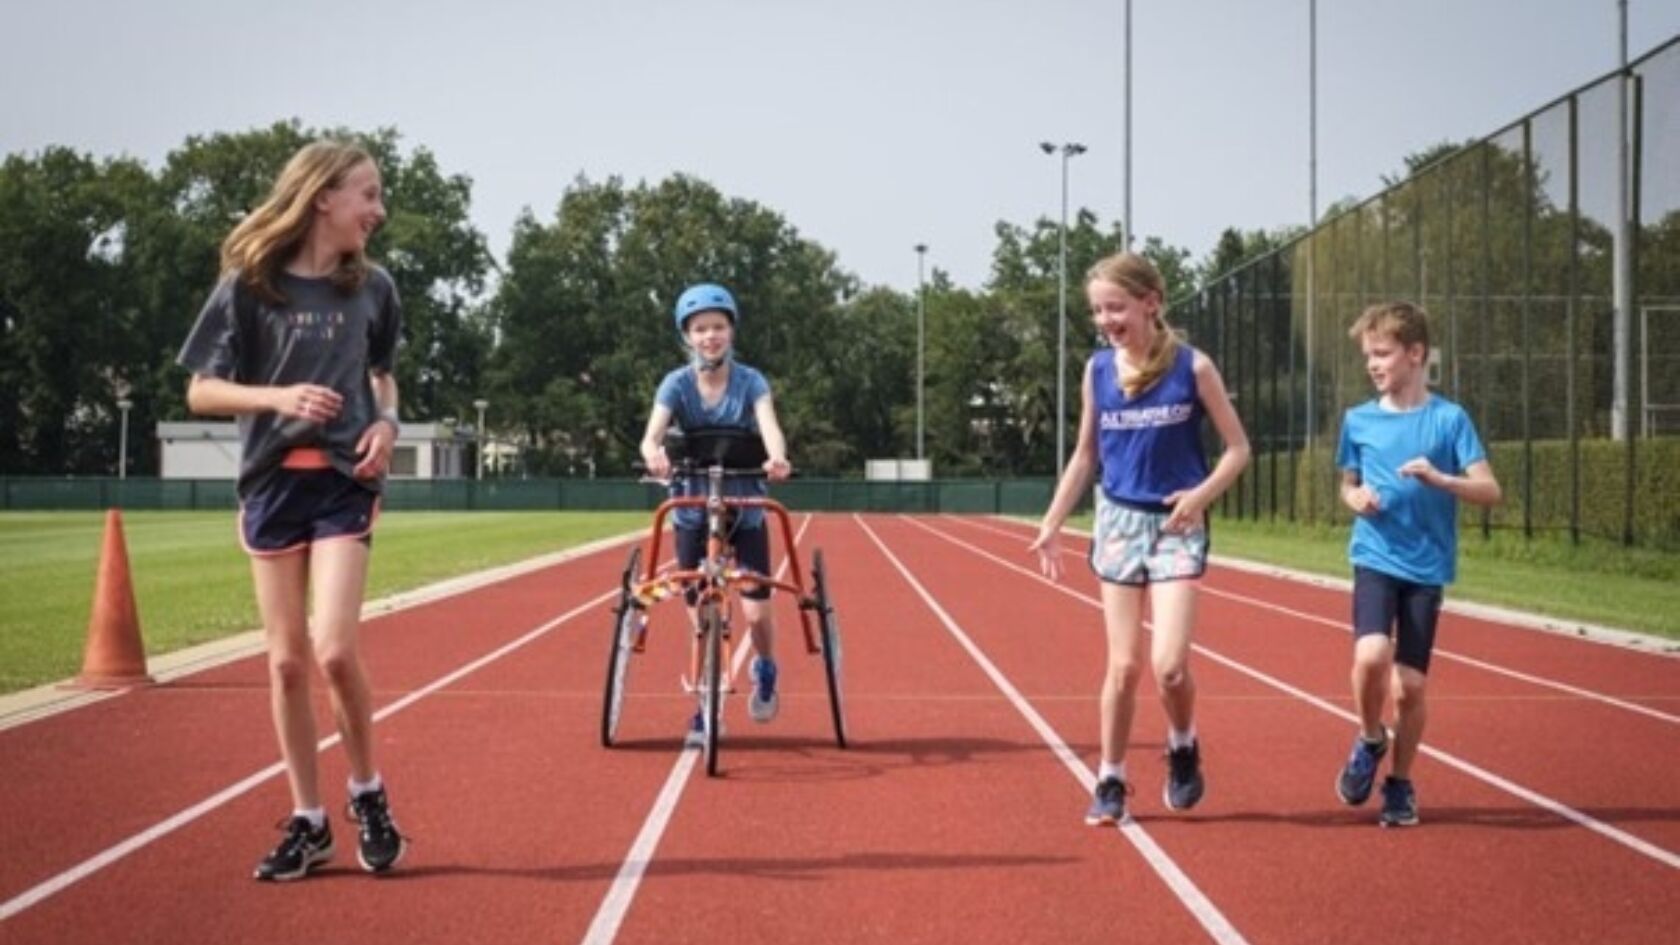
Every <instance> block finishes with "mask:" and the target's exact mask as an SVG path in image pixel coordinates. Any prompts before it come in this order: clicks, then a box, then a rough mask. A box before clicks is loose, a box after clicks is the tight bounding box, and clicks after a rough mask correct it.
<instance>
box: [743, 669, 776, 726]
mask: <svg viewBox="0 0 1680 945" xmlns="http://www.w3.org/2000/svg"><path fill="white" fill-rule="evenodd" d="M749 674H750V675H751V676H752V684H753V687H752V697H751V698H749V699H748V700H747V714H748V715H750V716H752V720H753V721H754V722H759V723H763V722H768V721H770V720H771V719H773V718H775V717H776V710H777V709H779V708H780V707H781V703H780V700H778V699H777V698H776V661H775V660H767V659H765V658H763V657H761V656H760V657H754V658H753V661H752V669H751V670H749Z"/></svg>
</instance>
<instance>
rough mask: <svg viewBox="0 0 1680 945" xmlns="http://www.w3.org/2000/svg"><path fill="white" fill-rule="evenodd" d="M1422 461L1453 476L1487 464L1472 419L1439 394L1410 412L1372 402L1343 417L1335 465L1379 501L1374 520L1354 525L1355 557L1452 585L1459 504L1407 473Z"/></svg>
mask: <svg viewBox="0 0 1680 945" xmlns="http://www.w3.org/2000/svg"><path fill="white" fill-rule="evenodd" d="M1419 456H1422V457H1426V458H1427V459H1428V460H1429V462H1430V463H1431V464H1432V465H1433V466H1434V467H1435V468H1436V469H1438V470H1440V471H1441V472H1443V473H1446V474H1447V475H1449V476H1460V475H1463V474H1464V470H1466V469H1468V468H1469V467H1470V466H1471V464H1473V463H1477V462H1480V461H1482V460H1485V459H1487V453H1486V452H1485V451H1484V450H1483V449H1482V441H1481V439H1480V438H1478V437H1477V436H1476V426H1475V424H1474V423H1472V422H1471V421H1470V415H1469V414H1468V413H1466V412H1465V411H1464V408H1463V407H1460V406H1459V405H1458V404H1455V403H1453V402H1452V401H1450V400H1448V399H1446V398H1445V397H1442V396H1440V395H1438V394H1431V395H1430V397H1429V399H1428V400H1427V401H1425V402H1424V403H1423V404H1422V405H1421V406H1418V407H1415V408H1413V409H1411V410H1389V409H1386V408H1384V407H1383V406H1382V405H1381V404H1380V403H1379V402H1378V401H1376V400H1372V401H1369V402H1367V403H1363V404H1360V405H1359V406H1357V407H1353V408H1351V409H1349V410H1348V412H1347V413H1346V414H1345V415H1344V416H1343V417H1342V437H1341V443H1340V444H1339V445H1338V446H1337V447H1336V466H1337V467H1338V468H1340V469H1343V470H1352V471H1354V472H1356V473H1358V474H1359V480H1360V482H1362V483H1363V484H1364V485H1365V486H1366V487H1367V488H1369V489H1370V490H1371V491H1372V492H1374V493H1376V496H1377V503H1378V508H1377V511H1376V513H1375V514H1373V515H1360V516H1358V517H1356V518H1355V519H1354V522H1353V538H1352V539H1351V540H1350V541H1349V543H1348V558H1349V560H1351V561H1352V562H1353V563H1354V564H1355V565H1357V566H1359V567H1364V568H1370V569H1372V570H1374V571H1381V572H1382V573H1384V574H1387V575H1391V576H1393V577H1397V578H1400V579H1401V580H1405V581H1411V582H1413V583H1417V584H1437V585H1439V584H1451V583H1452V582H1453V579H1454V578H1455V577H1457V572H1458V499H1457V498H1455V497H1454V496H1453V494H1452V493H1450V492H1448V491H1446V490H1445V489H1437V488H1436V487H1434V486H1429V485H1424V483H1423V482H1422V480H1419V479H1417V478H1415V477H1412V476H1402V475H1400V467H1401V466H1403V465H1405V463H1406V462H1407V461H1409V460H1412V459H1416V458H1417V457H1419Z"/></svg>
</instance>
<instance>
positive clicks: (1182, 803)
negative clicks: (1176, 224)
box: [1161, 741, 1205, 810]
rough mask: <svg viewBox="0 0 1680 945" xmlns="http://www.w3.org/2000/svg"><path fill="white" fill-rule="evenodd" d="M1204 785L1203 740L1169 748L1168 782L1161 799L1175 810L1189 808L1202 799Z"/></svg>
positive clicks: (1162, 791) (1162, 790) (1163, 788)
mask: <svg viewBox="0 0 1680 945" xmlns="http://www.w3.org/2000/svg"><path fill="white" fill-rule="evenodd" d="M1204 786H1205V785H1204V784H1203V782H1202V748H1201V742H1199V741H1194V742H1191V743H1190V744H1188V745H1185V746H1184V747H1183V748H1169V749H1167V783H1166V785H1165V786H1164V787H1162V789H1161V800H1162V801H1163V802H1164V803H1165V804H1166V805H1167V806H1168V807H1170V808H1172V809H1173V810H1189V809H1190V808H1192V807H1195V806H1196V802H1197V801H1199V800H1201V799H1202V789H1203V787H1204Z"/></svg>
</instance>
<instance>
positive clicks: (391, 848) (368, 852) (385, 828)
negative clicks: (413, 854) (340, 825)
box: [350, 788, 408, 873]
mask: <svg viewBox="0 0 1680 945" xmlns="http://www.w3.org/2000/svg"><path fill="white" fill-rule="evenodd" d="M350 817H351V819H353V820H355V821H356V823H358V824H360V825H361V837H360V839H361V846H360V849H358V850H357V851H356V858H357V859H358V860H360V861H361V864H362V869H364V870H367V871H368V872H369V873H383V872H385V871H386V870H388V869H390V868H391V867H393V866H396V865H397V861H398V860H400V859H402V855H403V851H404V850H406V849H408V838H407V837H404V836H403V835H402V834H400V833H398V832H397V824H396V821H394V820H392V819H391V803H390V800H389V799H387V798H386V796H385V789H384V788H380V789H379V790H377V791H368V792H366V793H363V794H358V795H356V796H355V797H352V798H351V799H350Z"/></svg>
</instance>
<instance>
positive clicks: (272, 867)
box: [251, 817, 333, 883]
mask: <svg viewBox="0 0 1680 945" xmlns="http://www.w3.org/2000/svg"><path fill="white" fill-rule="evenodd" d="M275 826H276V827H278V828H280V829H281V830H284V831H285V832H286V836H285V839H283V840H281V841H280V845H279V846H277V847H275V848H274V852H273V853H270V854H269V855H268V856H266V857H263V861H262V862H261V863H258V864H257V868H256V871H255V872H253V873H252V874H251V875H252V876H254V877H256V878H257V879H259V880H262V881H263V882H265V883H274V882H282V883H283V882H286V881H287V880H293V879H302V878H303V877H304V876H306V875H308V873H309V871H310V870H312V869H314V868H315V867H317V866H320V865H321V864H322V863H325V862H327V861H328V860H330V859H332V855H333V840H332V825H331V824H329V823H327V822H326V821H322V822H321V829H320V830H316V829H315V827H314V825H312V824H310V822H309V818H308V817H292V818H290V819H288V820H282V821H281V822H280V823H278V824H275Z"/></svg>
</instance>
